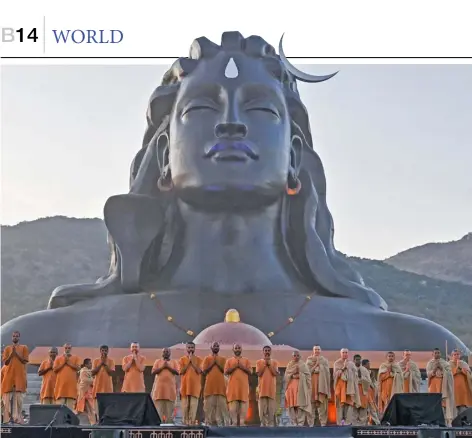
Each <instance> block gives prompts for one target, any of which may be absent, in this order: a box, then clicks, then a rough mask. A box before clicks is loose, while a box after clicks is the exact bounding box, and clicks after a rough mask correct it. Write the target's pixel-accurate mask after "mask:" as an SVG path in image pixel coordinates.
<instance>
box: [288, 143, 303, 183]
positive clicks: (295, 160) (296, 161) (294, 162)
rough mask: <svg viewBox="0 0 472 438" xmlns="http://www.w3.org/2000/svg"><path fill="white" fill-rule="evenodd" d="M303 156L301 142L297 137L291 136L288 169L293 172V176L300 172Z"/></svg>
mask: <svg viewBox="0 0 472 438" xmlns="http://www.w3.org/2000/svg"><path fill="white" fill-rule="evenodd" d="M302 154H303V141H302V139H301V138H300V136H298V135H292V141H291V147H290V167H292V168H293V170H294V171H295V175H298V174H299V172H300V167H301V164H302Z"/></svg>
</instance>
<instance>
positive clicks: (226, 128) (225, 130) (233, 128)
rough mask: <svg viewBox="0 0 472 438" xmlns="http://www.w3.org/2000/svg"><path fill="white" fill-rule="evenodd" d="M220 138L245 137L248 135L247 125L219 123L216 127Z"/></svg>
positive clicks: (216, 133)
mask: <svg viewBox="0 0 472 438" xmlns="http://www.w3.org/2000/svg"><path fill="white" fill-rule="evenodd" d="M215 135H216V136H217V137H218V138H244V137H246V135H247V126H246V125H244V124H243V123H233V122H231V123H219V124H218V125H216V127H215Z"/></svg>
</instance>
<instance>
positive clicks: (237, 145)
mask: <svg viewBox="0 0 472 438" xmlns="http://www.w3.org/2000/svg"><path fill="white" fill-rule="evenodd" d="M223 151H239V152H244V153H245V154H246V155H247V156H248V157H249V158H251V159H253V160H258V159H259V155H258V154H257V153H256V152H254V151H253V150H252V148H251V147H250V146H249V145H248V144H246V143H244V142H242V141H234V142H233V141H232V142H222V143H216V144H215V145H214V146H212V147H211V148H210V149H209V150H208V151H207V152H206V153H205V155H204V157H205V158H211V157H213V156H214V155H216V154H217V153H219V152H223Z"/></svg>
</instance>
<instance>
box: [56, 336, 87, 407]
mask: <svg viewBox="0 0 472 438" xmlns="http://www.w3.org/2000/svg"><path fill="white" fill-rule="evenodd" d="M80 365H81V362H80V358H79V357H78V356H75V355H73V354H72V346H71V345H70V344H64V353H63V354H62V355H61V356H57V357H56V359H55V360H54V365H53V367H52V369H53V371H54V372H55V373H56V386H55V388H54V399H55V400H56V404H59V405H66V406H67V407H68V408H70V409H72V410H73V409H74V408H75V402H76V400H77V372H78V371H79V370H80Z"/></svg>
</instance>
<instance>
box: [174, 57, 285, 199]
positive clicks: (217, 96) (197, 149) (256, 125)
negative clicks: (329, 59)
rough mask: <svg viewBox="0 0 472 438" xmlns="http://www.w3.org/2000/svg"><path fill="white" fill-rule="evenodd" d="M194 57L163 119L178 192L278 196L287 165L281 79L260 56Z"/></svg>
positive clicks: (283, 183)
mask: <svg viewBox="0 0 472 438" xmlns="http://www.w3.org/2000/svg"><path fill="white" fill-rule="evenodd" d="M229 59H230V57H229V55H228V54H226V53H220V54H219V55H217V56H216V57H215V58H213V59H210V60H206V59H204V60H201V61H200V62H199V64H198V66H197V68H196V69H195V70H194V71H193V72H192V73H191V74H190V75H189V76H188V77H186V78H185V79H184V80H183V81H182V83H181V87H180V90H179V92H178V95H177V98H176V102H175V105H174V109H173V111H172V114H171V120H170V133H169V136H170V151H169V161H170V169H171V174H172V180H173V183H174V187H175V189H176V190H177V192H179V191H181V192H180V193H185V191H187V193H190V192H192V193H195V191H196V190H198V192H199V193H204V194H207V193H215V192H225V191H227V190H231V191H234V192H235V193H241V192H245V193H246V192H247V193H259V194H262V195H265V196H280V194H281V193H282V192H283V191H284V189H285V186H286V181H287V172H288V169H289V164H290V121H289V116H288V110H287V105H286V102H285V97H284V94H283V91H282V87H281V84H280V83H279V82H278V81H277V80H276V79H275V78H273V77H272V75H271V74H270V73H269V72H268V71H267V70H266V68H265V67H264V65H263V64H262V62H260V61H257V60H252V59H250V58H248V57H246V56H245V55H238V54H236V55H234V57H233V59H234V61H235V63H236V66H237V68H238V72H239V75H238V77H236V78H227V77H225V69H226V67H227V65H228V61H229Z"/></svg>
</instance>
